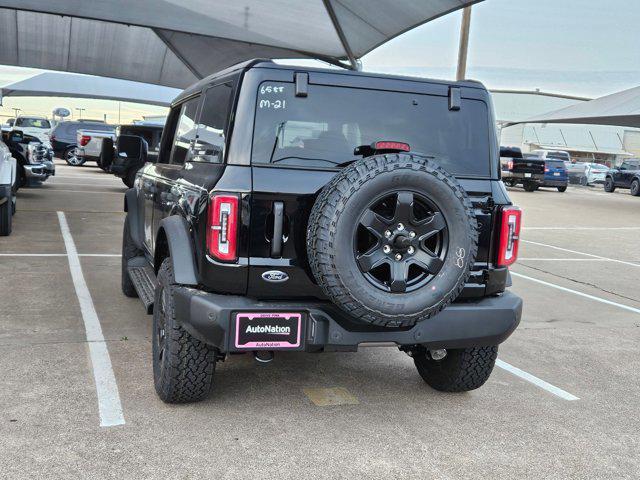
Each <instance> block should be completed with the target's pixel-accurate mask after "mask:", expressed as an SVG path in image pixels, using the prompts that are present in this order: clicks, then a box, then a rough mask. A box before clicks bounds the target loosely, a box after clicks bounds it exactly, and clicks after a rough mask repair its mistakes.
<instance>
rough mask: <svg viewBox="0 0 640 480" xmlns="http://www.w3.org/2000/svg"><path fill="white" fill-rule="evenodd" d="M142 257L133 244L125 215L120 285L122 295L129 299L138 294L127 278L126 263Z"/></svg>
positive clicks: (127, 218) (128, 277)
mask: <svg viewBox="0 0 640 480" xmlns="http://www.w3.org/2000/svg"><path fill="white" fill-rule="evenodd" d="M140 255H142V252H141V251H140V250H138V248H137V247H136V246H135V244H134V243H133V239H132V238H131V232H130V231H129V216H128V215H127V216H126V217H125V219H124V229H123V232H122V257H121V258H122V272H121V277H122V280H121V284H122V293H124V294H125V296H127V297H130V298H137V297H138V292H136V288H135V287H134V286H133V282H132V281H131V277H130V276H129V271H128V270H127V266H128V262H129V260H130V259H131V258H133V257H138V256H140Z"/></svg>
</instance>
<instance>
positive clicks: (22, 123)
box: [16, 118, 51, 128]
mask: <svg viewBox="0 0 640 480" xmlns="http://www.w3.org/2000/svg"><path fill="white" fill-rule="evenodd" d="M16 127H26V128H51V124H50V123H49V120H44V119H41V118H18V120H17V121H16Z"/></svg>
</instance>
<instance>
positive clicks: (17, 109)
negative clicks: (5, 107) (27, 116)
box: [11, 108, 22, 118]
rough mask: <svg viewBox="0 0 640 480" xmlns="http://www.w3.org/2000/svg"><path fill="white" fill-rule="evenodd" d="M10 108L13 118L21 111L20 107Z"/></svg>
mask: <svg viewBox="0 0 640 480" xmlns="http://www.w3.org/2000/svg"><path fill="white" fill-rule="evenodd" d="M11 110H13V115H14V117H15V118H18V112H21V111H22V109H21V108H12V109H11Z"/></svg>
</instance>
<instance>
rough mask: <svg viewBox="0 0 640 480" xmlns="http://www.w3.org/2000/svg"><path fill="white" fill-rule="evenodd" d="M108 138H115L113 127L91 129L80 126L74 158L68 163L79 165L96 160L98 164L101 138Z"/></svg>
mask: <svg viewBox="0 0 640 480" xmlns="http://www.w3.org/2000/svg"><path fill="white" fill-rule="evenodd" d="M105 138H110V139H112V140H115V138H116V133H115V127H112V129H111V130H92V129H90V128H81V129H79V130H78V133H77V134H76V142H77V143H76V145H77V146H78V147H77V148H76V158H75V159H73V161H72V162H69V161H68V163H69V164H70V165H73V166H79V165H82V164H84V162H87V161H93V162H97V163H98V165H99V161H100V153H101V152H102V140H103V139H105Z"/></svg>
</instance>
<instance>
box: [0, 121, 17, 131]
mask: <svg viewBox="0 0 640 480" xmlns="http://www.w3.org/2000/svg"><path fill="white" fill-rule="evenodd" d="M15 121H16V119H15V118H9V119H8V120H7V122H6V123H3V124H2V131H3V132H8V131H10V130H11V129H12V128H13V124H14V123H15Z"/></svg>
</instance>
